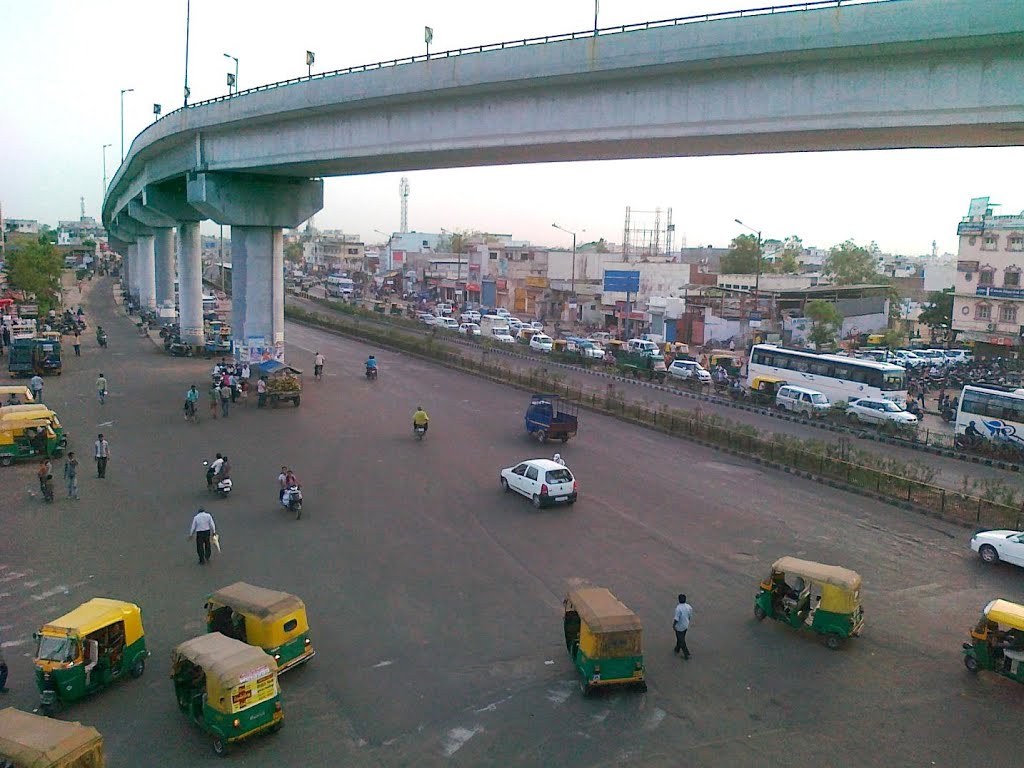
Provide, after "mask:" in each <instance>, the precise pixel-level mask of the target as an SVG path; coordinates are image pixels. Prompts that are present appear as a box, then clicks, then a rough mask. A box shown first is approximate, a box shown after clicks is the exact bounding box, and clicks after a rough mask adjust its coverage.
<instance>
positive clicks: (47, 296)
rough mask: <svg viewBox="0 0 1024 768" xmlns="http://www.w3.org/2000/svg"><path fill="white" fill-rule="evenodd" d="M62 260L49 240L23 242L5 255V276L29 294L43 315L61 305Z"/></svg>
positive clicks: (13, 285)
mask: <svg viewBox="0 0 1024 768" xmlns="http://www.w3.org/2000/svg"><path fill="white" fill-rule="evenodd" d="M63 269H64V261H63V259H62V258H61V256H60V254H59V253H57V249H56V248H55V247H54V246H53V244H52V243H49V242H37V243H31V242H30V243H26V244H25V245H22V246H20V247H18V248H16V249H13V250H12V251H11V252H10V253H8V255H7V264H6V271H7V279H8V281H9V282H10V284H11V286H12V287H13V288H17V289H18V290H20V291H24V292H25V293H26V294H32V295H34V296H35V297H36V302H37V303H38V304H39V311H40V314H45V313H46V312H48V311H49V310H51V309H54V308H56V307H57V306H58V305H59V304H60V274H61V271H62V270H63Z"/></svg>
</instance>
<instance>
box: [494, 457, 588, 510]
mask: <svg viewBox="0 0 1024 768" xmlns="http://www.w3.org/2000/svg"><path fill="white" fill-rule="evenodd" d="M501 487H502V488H504V489H505V490H506V491H515V492H516V493H521V494H522V495H523V496H525V497H526V498H528V499H529V500H530V501H532V502H533V506H535V507H537V508H538V509H540V508H541V507H543V506H545V505H548V504H575V503H576V499H577V492H576V478H574V477H573V476H572V472H570V471H569V469H568V467H564V466H562V465H561V464H559V463H558V462H555V461H552V460H551V459H529V460H527V461H524V462H522V463H521V464H517V465H516V466H514V467H508V468H507V469H503V470H501Z"/></svg>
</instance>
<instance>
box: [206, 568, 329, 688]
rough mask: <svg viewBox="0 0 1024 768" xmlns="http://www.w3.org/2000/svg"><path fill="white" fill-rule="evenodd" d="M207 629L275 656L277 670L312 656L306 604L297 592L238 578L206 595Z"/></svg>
mask: <svg viewBox="0 0 1024 768" xmlns="http://www.w3.org/2000/svg"><path fill="white" fill-rule="evenodd" d="M206 629H207V631H208V632H220V633H221V634H224V635H227V636H228V637H233V638H234V639H235V640H240V641H241V642H243V643H248V644H249V645H255V646H257V647H259V648H262V649H263V650H264V651H265V652H266V653H268V654H269V655H271V656H273V657H274V661H276V662H277V671H278V673H281V672H284V671H285V670H288V669H291V668H292V667H295V666H298V665H299V664H302V663H303V662H305V661H309V660H310V659H311V658H313V656H314V654H315V653H316V651H314V650H313V643H312V641H311V640H310V639H309V622H308V621H307V619H306V606H305V604H304V603H303V602H302V601H301V600H300V599H299V598H297V597H296V596H295V595H289V594H288V593H287V592H277V591H275V590H272V589H264V588H263V587H254V586H252V585H251V584H246V583H245V582H244V581H239V582H237V583H236V584H232V585H231V586H229V587H224V588H223V589H218V590H217V591H216V592H214V593H213V594H212V595H210V596H209V597H208V598H207V599H206Z"/></svg>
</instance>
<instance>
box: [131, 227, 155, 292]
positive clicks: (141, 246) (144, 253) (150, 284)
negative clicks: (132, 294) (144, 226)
mask: <svg viewBox="0 0 1024 768" xmlns="http://www.w3.org/2000/svg"><path fill="white" fill-rule="evenodd" d="M153 240H154V237H153V235H139V237H138V239H137V240H136V241H135V244H136V252H137V253H138V262H137V263H138V266H139V305H140V306H141V307H142V309H156V264H155V257H154V255H153Z"/></svg>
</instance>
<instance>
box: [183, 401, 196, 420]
mask: <svg viewBox="0 0 1024 768" xmlns="http://www.w3.org/2000/svg"><path fill="white" fill-rule="evenodd" d="M185 421H191V422H192V423H193V424H198V423H199V409H198V408H196V403H195V401H194V400H186V401H185Z"/></svg>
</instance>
